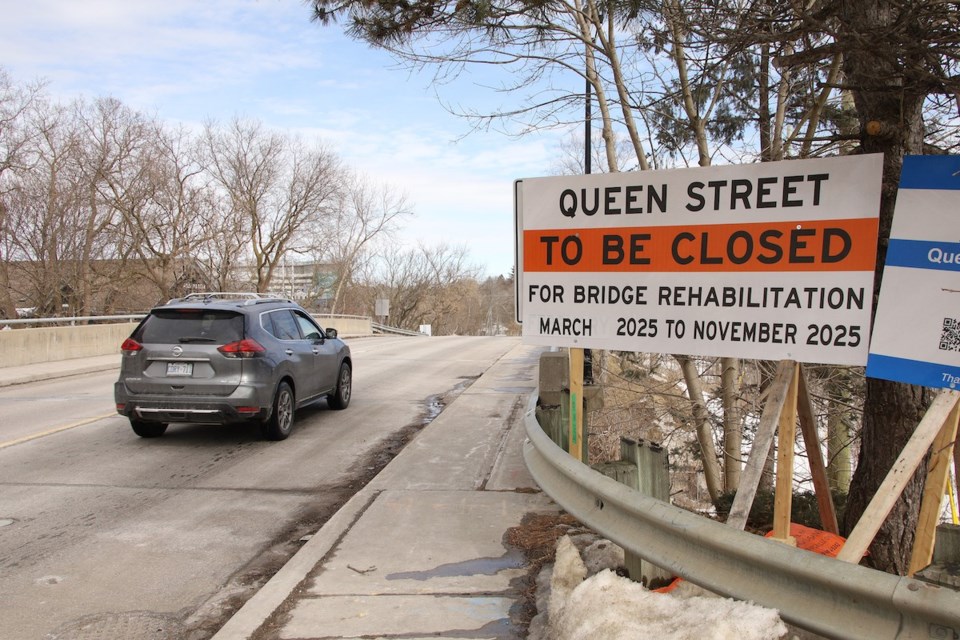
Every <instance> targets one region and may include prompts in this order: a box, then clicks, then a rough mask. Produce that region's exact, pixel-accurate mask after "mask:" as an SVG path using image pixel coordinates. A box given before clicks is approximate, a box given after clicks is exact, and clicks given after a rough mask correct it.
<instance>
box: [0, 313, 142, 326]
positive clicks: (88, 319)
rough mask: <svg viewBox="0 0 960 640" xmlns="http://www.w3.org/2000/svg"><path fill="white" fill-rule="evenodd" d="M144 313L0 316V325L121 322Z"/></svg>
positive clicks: (136, 318)
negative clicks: (7, 317)
mask: <svg viewBox="0 0 960 640" xmlns="http://www.w3.org/2000/svg"><path fill="white" fill-rule="evenodd" d="M145 315H147V314H146V313H136V314H131V315H125V316H70V317H65V318H16V319H12V320H5V319H2V318H0V325H10V326H15V325H21V324H76V323H78V322H84V323H88V322H123V321H132V320H140V319H141V318H143V317H144V316H145Z"/></svg>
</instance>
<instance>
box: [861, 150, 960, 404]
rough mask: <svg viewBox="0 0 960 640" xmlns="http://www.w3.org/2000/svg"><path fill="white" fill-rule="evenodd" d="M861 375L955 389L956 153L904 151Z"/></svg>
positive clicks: (959, 382) (958, 284) (959, 321)
mask: <svg viewBox="0 0 960 640" xmlns="http://www.w3.org/2000/svg"><path fill="white" fill-rule="evenodd" d="M867 375H868V376H870V377H872V378H883V379H885V380H894V381H897V382H906V383H909V384H917V385H922V386H925V387H936V388H945V389H960V156H907V157H906V158H904V161H903V172H902V174H901V177H900V190H899V192H898V194H897V207H896V211H895V213H894V218H893V227H892V229H891V231H890V244H889V247H888V249H887V257H886V263H885V265H884V270H883V282H882V284H881V288H880V300H879V302H878V303H877V315H876V319H875V322H874V328H873V336H872V338H871V342H870V354H869V356H868V358H867Z"/></svg>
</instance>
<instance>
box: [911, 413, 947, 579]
mask: <svg viewBox="0 0 960 640" xmlns="http://www.w3.org/2000/svg"><path fill="white" fill-rule="evenodd" d="M958 417H960V404H954V405H953V410H952V411H951V412H950V415H948V416H947V418H946V420H945V421H944V423H943V427H941V429H940V432H939V433H938V434H937V437H936V438H935V439H934V441H933V451H932V452H931V453H930V462H929V463H928V464H927V479H926V482H925V483H924V485H923V500H922V501H921V502H920V517H919V518H918V519H917V532H916V535H915V536H914V540H913V553H912V554H911V556H910V568H909V570H908V571H907V575H908V576H913V574H915V573H916V572H917V571H920V570H921V569H923V568H924V567H926V566H927V565H929V564H930V562H931V560H932V559H933V545H934V543H935V542H936V539H937V521H938V520H939V518H940V507H941V506H942V505H943V494H944V493H945V492H946V489H947V478H948V477H949V475H950V461H951V460H952V459H953V451H954V440H956V439H957V419H958Z"/></svg>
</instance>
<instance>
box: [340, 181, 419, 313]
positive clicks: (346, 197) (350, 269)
mask: <svg viewBox="0 0 960 640" xmlns="http://www.w3.org/2000/svg"><path fill="white" fill-rule="evenodd" d="M411 213H412V210H411V209H410V208H409V206H408V205H407V201H406V197H405V196H404V195H402V194H399V193H397V192H396V191H394V190H393V189H391V188H390V187H388V186H386V185H375V184H373V183H372V182H371V180H370V178H368V177H366V176H362V175H358V174H356V173H354V174H351V175H350V176H349V177H347V178H346V179H345V184H344V188H343V192H342V203H341V205H340V207H339V209H338V210H337V212H336V223H335V224H332V225H330V228H331V233H330V234H329V244H328V246H327V248H326V251H327V255H328V256H329V261H330V263H331V264H332V265H333V267H334V268H335V269H336V286H335V291H334V294H333V302H332V305H331V309H330V312H331V313H336V312H337V310H338V309H339V307H340V302H341V300H342V296H343V295H344V293H345V292H346V291H347V290H348V288H349V286H350V284H351V283H352V281H353V277H354V272H355V270H356V269H357V268H358V266H359V263H360V261H361V260H362V259H363V258H364V252H365V251H366V250H367V249H368V248H369V247H370V245H371V243H372V242H373V241H374V240H376V239H383V237H384V236H386V237H387V238H389V236H390V235H391V234H392V232H393V230H394V229H395V228H396V226H397V224H398V223H399V221H400V219H401V218H402V217H403V216H406V215H410V214H411Z"/></svg>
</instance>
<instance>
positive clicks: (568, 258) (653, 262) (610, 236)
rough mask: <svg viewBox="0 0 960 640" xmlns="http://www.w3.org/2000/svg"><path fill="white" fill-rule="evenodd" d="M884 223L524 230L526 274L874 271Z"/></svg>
mask: <svg viewBox="0 0 960 640" xmlns="http://www.w3.org/2000/svg"><path fill="white" fill-rule="evenodd" d="M876 249H877V219H876V218H853V219H845V220H813V221H808V220H804V221H793V222H758V223H752V224H715V225H695V226H669V227H618V228H609V229H598V228H586V229H534V230H526V231H524V232H523V270H524V271H525V272H537V271H540V272H543V271H546V272H559V273H563V272H642V271H647V272H776V271H788V272H789V271H821V272H823V271H872V270H873V269H874V266H875V264H876Z"/></svg>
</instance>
